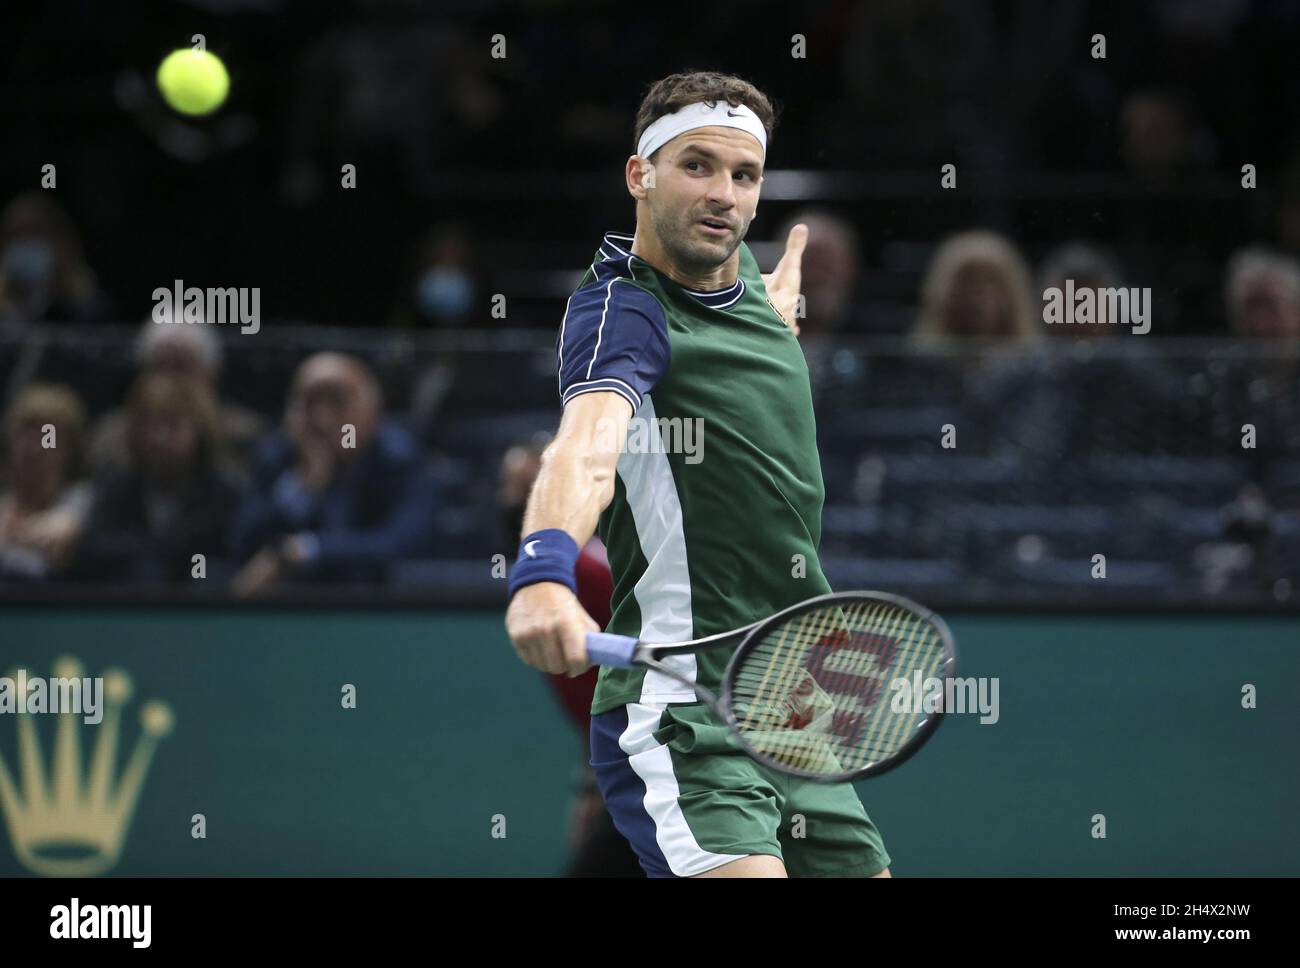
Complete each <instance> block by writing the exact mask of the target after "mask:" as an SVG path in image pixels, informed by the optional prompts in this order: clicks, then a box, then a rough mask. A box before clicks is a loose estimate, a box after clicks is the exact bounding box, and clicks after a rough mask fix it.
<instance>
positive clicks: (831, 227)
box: [776, 209, 868, 341]
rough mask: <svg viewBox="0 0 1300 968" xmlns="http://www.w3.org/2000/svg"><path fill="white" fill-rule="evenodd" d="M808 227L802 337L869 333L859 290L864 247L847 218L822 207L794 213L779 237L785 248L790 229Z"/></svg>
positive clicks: (777, 236) (863, 299) (800, 334)
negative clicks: (801, 224)
mask: <svg viewBox="0 0 1300 968" xmlns="http://www.w3.org/2000/svg"><path fill="white" fill-rule="evenodd" d="M800 222H802V223H803V224H804V225H807V226H808V245H807V247H806V248H805V250H804V257H803V296H804V305H805V309H806V312H805V315H804V317H803V318H802V319H800V320H799V321H798V322H799V330H800V332H799V337H800V339H801V340H805V341H806V340H807V339H808V338H809V337H811V336H818V335H822V334H827V335H832V334H835V333H839V332H844V331H848V332H858V331H863V330H866V329H867V328H868V327H867V321H866V319H865V317H864V315H863V312H862V310H863V305H864V303H865V301H866V300H865V294H864V293H860V292H859V291H858V282H859V280H860V278H861V276H862V266H861V259H862V255H861V252H862V244H861V242H860V240H859V238H858V233H857V230H856V229H855V228H854V227H853V225H852V224H851V223H850V222H849V221H848V220H847V219H844V218H841V217H840V216H838V215H835V214H833V213H831V212H827V211H822V210H819V209H808V210H805V211H800V212H796V213H795V214H794V215H792V216H790V218H788V219H786V221H785V223H784V224H783V225H782V226H781V229H780V231H779V232H777V234H776V238H777V239H779V240H780V241H781V243H782V244H784V242H785V239H786V238H787V237H788V236H789V235H790V229H792V228H794V226H796V225H798V224H799V223H800Z"/></svg>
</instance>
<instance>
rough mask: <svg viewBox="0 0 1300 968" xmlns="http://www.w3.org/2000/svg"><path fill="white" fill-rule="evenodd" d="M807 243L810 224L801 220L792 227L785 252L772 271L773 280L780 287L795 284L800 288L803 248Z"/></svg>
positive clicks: (794, 285)
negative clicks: (805, 223)
mask: <svg viewBox="0 0 1300 968" xmlns="http://www.w3.org/2000/svg"><path fill="white" fill-rule="evenodd" d="M807 245H808V226H806V225H804V224H803V223H802V222H800V223H799V224H798V225H796V226H794V227H793V228H792V229H790V235H789V236H788V237H787V238H786V240H785V254H784V255H782V256H781V261H780V262H778V263H777V264H776V270H775V271H774V272H773V273H772V277H773V282H774V283H775V284H776V285H777V287H778V288H784V287H787V286H793V287H794V288H795V289H796V290H798V288H799V281H800V277H801V275H802V271H803V250H804V249H805V248H806V247H807Z"/></svg>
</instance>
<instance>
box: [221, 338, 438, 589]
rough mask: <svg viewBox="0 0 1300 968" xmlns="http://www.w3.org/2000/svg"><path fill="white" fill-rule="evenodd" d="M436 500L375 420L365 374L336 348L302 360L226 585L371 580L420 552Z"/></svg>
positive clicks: (373, 394)
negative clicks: (239, 563) (238, 565)
mask: <svg viewBox="0 0 1300 968" xmlns="http://www.w3.org/2000/svg"><path fill="white" fill-rule="evenodd" d="M436 502H437V497H436V493H435V489H434V486H433V483H432V477H431V476H430V474H429V469H428V465H427V462H426V461H425V459H424V455H423V454H421V453H420V451H419V448H418V447H417V446H416V443H415V441H414V439H413V438H412V437H411V436H410V434H408V433H407V432H406V431H405V430H404V429H402V428H401V427H399V426H398V425H396V424H395V423H393V422H391V421H389V420H386V419H384V417H383V400H382V396H381V393H380V389H379V381H378V380H377V379H376V377H375V375H374V373H372V372H371V370H370V369H369V368H368V367H367V366H365V365H364V364H363V363H361V361H359V360H357V359H356V358H355V357H352V356H347V355H345V354H342V353H317V354H315V355H314V356H310V357H308V358H307V360H306V361H304V362H303V364H302V365H301V366H299V367H298V370H297V372H296V374H295V375H294V379H293V385H292V388H291V390H290V395H289V403H288V407H287V408H286V411H285V419H284V428H283V430H281V431H279V432H277V433H276V434H274V435H273V436H272V437H271V438H270V439H269V440H268V441H266V442H265V444H264V446H263V447H262V448H261V451H260V453H259V456H258V459H257V461H256V462H255V466H254V474H253V490H252V493H251V494H250V496H249V497H247V498H246V499H245V501H244V503H243V505H242V506H241V508H240V510H239V514H238V517H237V519H236V522H235V526H234V535H233V541H234V550H235V552H236V554H237V556H238V558H239V560H240V561H246V564H245V565H244V566H243V568H242V569H241V570H240V572H239V574H238V575H237V576H236V577H235V580H234V584H233V586H232V587H233V590H234V592H235V594H237V595H241V596H248V595H254V594H257V593H259V592H262V591H266V590H269V589H272V588H275V587H277V586H280V585H283V584H284V583H286V582H312V583H369V582H377V581H383V580H384V579H385V578H386V577H387V573H388V566H389V565H390V564H391V563H393V562H395V561H398V560H400V559H402V558H408V557H422V556H423V557H427V556H429V555H431V554H432V545H433V537H434V512H435V510H436Z"/></svg>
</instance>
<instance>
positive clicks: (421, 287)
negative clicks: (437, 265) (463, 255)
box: [415, 268, 474, 321]
mask: <svg viewBox="0 0 1300 968" xmlns="http://www.w3.org/2000/svg"><path fill="white" fill-rule="evenodd" d="M473 298H474V292H473V286H472V285H471V284H470V281H469V276H467V275H466V274H465V273H463V272H461V271H460V270H459V269H445V268H441V269H429V270H428V271H426V272H425V273H424V275H422V276H420V279H419V281H418V282H417V283H416V285H415V305H416V307H417V308H418V309H419V310H420V313H421V315H423V316H424V317H425V318H426V319H434V320H438V321H443V320H448V319H458V318H460V317H462V316H464V315H465V314H466V313H468V312H469V309H470V303H471V301H472V300H473Z"/></svg>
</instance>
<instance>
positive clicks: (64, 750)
mask: <svg viewBox="0 0 1300 968" xmlns="http://www.w3.org/2000/svg"><path fill="white" fill-rule="evenodd" d="M54 674H55V676H56V677H58V678H61V679H72V678H81V677H82V667H81V664H80V663H79V662H78V661H77V660H76V659H72V658H66V657H65V658H62V659H59V660H58V661H57V662H56V663H55V664H54ZM130 699H131V679H130V677H129V676H128V675H127V674H126V673H125V672H123V671H121V670H120V669H109V670H107V671H105V673H104V707H105V708H104V718H103V720H102V721H101V722H100V723H99V724H98V726H97V727H95V728H97V729H98V730H99V735H98V737H97V738H96V742H95V745H94V749H93V751H92V753H91V757H90V763H89V776H84V775H83V774H82V763H81V739H80V729H81V724H80V723H78V722H77V719H78V718H79V715H78V713H77V712H75V711H73V710H62V711H60V712H59V713H57V714H55V718H56V719H57V720H58V725H57V727H56V734H55V740H54V761H53V769H52V771H51V772H50V774H49V775H47V774H46V772H45V764H44V761H43V760H42V757H41V745H40V738H39V737H38V735H37V732H36V724H35V723H34V721H33V720H35V719H36V718H37V715H38V714H35V713H20V714H18V715H17V717H16V718H17V720H18V778H19V782H20V784H21V786H20V787H15V786H14V782H13V778H12V777H11V776H10V774H9V770H8V769H7V768H6V766H5V762H4V757H3V756H0V808H3V810H4V815H5V820H6V821H7V823H8V825H9V836H10V838H11V839H12V841H13V845H14V852H15V853H16V854H17V855H18V859H19V861H21V862H22V864H23V865H24V866H25V867H27V868H28V869H30V870H32V871H34V872H36V873H37V874H44V875H46V876H49V877H89V876H92V875H94V874H102V873H103V872H104V871H106V870H108V869H109V868H111V867H112V866H113V865H114V864H116V863H117V861H118V858H119V857H120V856H121V853H122V843H123V841H125V839H126V832H127V829H128V828H129V827H130V825H131V817H132V815H133V814H134V813H135V806H136V802H137V800H139V797H140V790H141V788H142V787H143V786H144V779H145V775H146V774H147V773H148V772H149V764H150V762H151V761H152V759H153V754H154V750H155V749H156V748H157V746H158V741H159V740H160V739H161V738H162V737H164V736H166V735H167V734H168V733H170V732H171V729H172V712H171V708H170V707H169V706H168V705H167V704H166V703H163V702H159V701H157V700H154V701H151V702H148V703H145V705H144V706H143V707H142V708H141V710H140V725H141V727H142V732H141V734H140V738H139V739H138V740H137V741H136V744H135V750H134V752H133V753H132V754H131V758H130V760H128V762H127V764H126V768H125V769H124V770H123V771H122V775H121V777H120V779H119V780H118V781H117V783H116V784H114V782H113V781H114V777H113V771H114V768H115V767H116V765H117V747H118V739H119V736H120V733H121V729H122V707H123V706H125V705H126V704H127V703H128V702H129V701H130ZM0 718H2V717H0Z"/></svg>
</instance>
